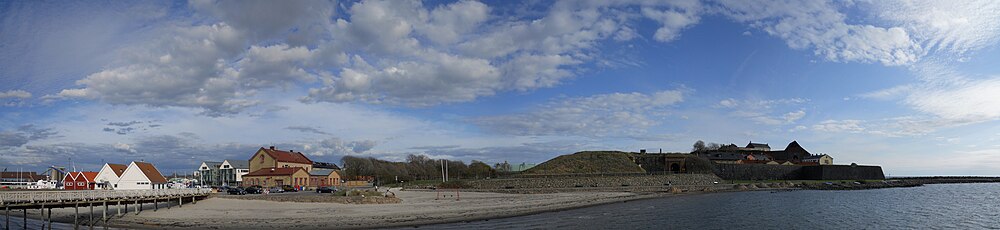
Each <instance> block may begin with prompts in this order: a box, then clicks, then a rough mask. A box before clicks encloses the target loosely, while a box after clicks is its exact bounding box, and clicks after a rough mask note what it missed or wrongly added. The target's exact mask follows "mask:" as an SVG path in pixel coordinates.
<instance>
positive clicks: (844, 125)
mask: <svg viewBox="0 0 1000 230" xmlns="http://www.w3.org/2000/svg"><path fill="white" fill-rule="evenodd" d="M862 122H863V121H861V120H826V121H823V122H820V123H819V124H815V125H813V126H812V129H813V130H815V131H819V132H848V133H860V132H863V131H865V128H863V127H861V123H862Z"/></svg>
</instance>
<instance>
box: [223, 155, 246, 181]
mask: <svg viewBox="0 0 1000 230" xmlns="http://www.w3.org/2000/svg"><path fill="white" fill-rule="evenodd" d="M219 173H220V175H221V176H222V181H223V183H224V185H229V186H240V185H242V184H243V175H247V174H249V173H250V162H249V161H247V160H225V161H222V164H219Z"/></svg>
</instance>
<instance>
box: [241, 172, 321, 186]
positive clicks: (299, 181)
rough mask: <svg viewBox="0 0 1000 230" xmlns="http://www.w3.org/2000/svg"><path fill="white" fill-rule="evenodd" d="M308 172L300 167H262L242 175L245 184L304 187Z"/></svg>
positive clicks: (308, 176) (307, 181)
mask: <svg viewBox="0 0 1000 230" xmlns="http://www.w3.org/2000/svg"><path fill="white" fill-rule="evenodd" d="M309 178H310V175H309V172H307V171H306V170H305V169H304V168H302V167H287V168H273V167H272V168H264V169H260V170H257V171H253V172H251V173H250V174H247V175H243V180H244V181H243V182H244V185H246V186H262V187H275V186H282V185H290V186H293V187H305V186H307V185H308V183H309Z"/></svg>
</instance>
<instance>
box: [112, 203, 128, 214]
mask: <svg viewBox="0 0 1000 230" xmlns="http://www.w3.org/2000/svg"><path fill="white" fill-rule="evenodd" d="M125 205H126V207H125V209H128V207H127V206H128V203H125ZM115 209H117V210H118V217H121V216H122V201H121V200H118V205H115Z"/></svg>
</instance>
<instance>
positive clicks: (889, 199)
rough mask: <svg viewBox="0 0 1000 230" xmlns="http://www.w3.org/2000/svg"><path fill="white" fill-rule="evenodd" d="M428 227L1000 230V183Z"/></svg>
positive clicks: (768, 196) (711, 200)
mask: <svg viewBox="0 0 1000 230" xmlns="http://www.w3.org/2000/svg"><path fill="white" fill-rule="evenodd" d="M419 228H429V229H928V228H930V229H1000V183H990V184H933V185H925V186H921V187H913V188H889V189H873V190H850V191H820V190H794V191H784V192H772V191H753V192H728V193H710V194H698V195H687V196H676V197H666V198H657V199H647V200H637V201H629V202H624V203H614V204H607V205H600V206H592V207H586V208H580V209H572V210H566V211H558V212H547V213H541V214H535V215H528V216H520V217H511V218H502V219H492V220H487V221H472V222H463V223H451V224H440V225H426V226H419Z"/></svg>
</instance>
